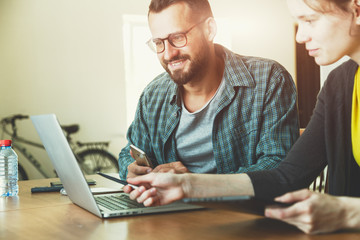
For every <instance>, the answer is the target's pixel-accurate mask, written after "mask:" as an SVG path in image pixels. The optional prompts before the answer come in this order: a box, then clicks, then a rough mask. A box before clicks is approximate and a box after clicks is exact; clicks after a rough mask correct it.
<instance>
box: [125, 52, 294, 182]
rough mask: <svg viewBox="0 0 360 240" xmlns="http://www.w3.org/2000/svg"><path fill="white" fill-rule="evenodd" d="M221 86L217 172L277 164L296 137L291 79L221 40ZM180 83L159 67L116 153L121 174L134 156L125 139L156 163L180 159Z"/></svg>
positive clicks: (275, 66)
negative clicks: (178, 127)
mask: <svg viewBox="0 0 360 240" xmlns="http://www.w3.org/2000/svg"><path fill="white" fill-rule="evenodd" d="M216 52H217V54H218V55H221V56H222V57H223V58H224V61H225V70H224V75H223V78H224V80H225V89H224V92H223V94H222V96H221V101H220V102H219V106H218V109H217V111H216V116H215V120H214V125H213V129H212V143H213V151H214V157H215V161H216V165H217V173H244V172H248V171H255V170H263V169H270V168H274V167H276V166H278V164H279V163H280V161H281V160H282V159H284V157H285V155H286V153H287V152H288V151H289V149H290V148H291V146H292V145H293V144H294V142H295V141H296V139H297V138H298V136H299V126H298V112H297V104H296V88H295V84H294V82H293V80H292V78H291V76H290V74H289V73H288V72H287V71H286V69H285V68H284V67H283V66H281V65H280V64H279V63H277V62H275V61H273V60H268V59H263V58H258V57H245V56H241V55H238V54H235V53H233V52H231V51H229V50H228V49H226V48H223V47H222V46H220V45H216ZM180 101H181V100H180V96H179V87H178V86H177V85H176V84H175V83H174V82H173V81H172V80H171V78H170V76H169V75H168V74H167V73H166V72H164V73H162V74H160V75H159V76H157V77H156V78H155V79H154V80H153V81H152V82H151V83H150V84H149V85H148V86H147V87H146V88H145V90H144V91H143V93H142V94H141V96H140V100H139V103H138V106H137V110H136V114H135V119H134V121H133V122H132V124H131V126H130V127H129V129H128V133H127V139H128V144H127V146H126V147H124V148H123V149H122V150H121V152H120V154H119V167H120V171H119V173H120V177H121V178H122V179H126V176H127V167H128V165H129V164H131V163H132V162H133V161H134V159H133V158H132V157H131V155H130V153H129V151H130V147H129V146H130V144H134V145H135V146H137V147H139V148H140V149H142V150H144V151H145V152H146V154H147V155H148V156H149V157H150V158H151V159H152V161H153V162H154V164H155V165H158V164H164V163H169V162H175V161H179V159H178V156H177V152H176V144H175V132H176V128H177V126H178V124H179V120H180V116H181V102H180Z"/></svg>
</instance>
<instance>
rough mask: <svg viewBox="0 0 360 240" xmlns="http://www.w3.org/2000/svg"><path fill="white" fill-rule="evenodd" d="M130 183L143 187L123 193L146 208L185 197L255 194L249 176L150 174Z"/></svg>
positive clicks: (125, 188) (128, 188)
mask: <svg viewBox="0 0 360 240" xmlns="http://www.w3.org/2000/svg"><path fill="white" fill-rule="evenodd" d="M127 181H128V182H129V183H131V184H134V185H141V186H140V187H139V188H137V189H132V188H131V187H130V186H125V187H124V191H125V192H127V193H130V198H131V199H136V200H137V201H138V202H140V203H144V205H145V206H158V205H164V204H169V203H171V202H174V201H177V200H180V199H182V198H198V197H217V196H235V195H251V196H253V195H254V190H253V188H252V184H251V181H250V178H249V177H248V176H247V175H246V174H231V175H229V174H227V175H225V174H191V173H186V174H173V173H150V174H147V175H144V176H140V177H136V178H129V179H128V180H127Z"/></svg>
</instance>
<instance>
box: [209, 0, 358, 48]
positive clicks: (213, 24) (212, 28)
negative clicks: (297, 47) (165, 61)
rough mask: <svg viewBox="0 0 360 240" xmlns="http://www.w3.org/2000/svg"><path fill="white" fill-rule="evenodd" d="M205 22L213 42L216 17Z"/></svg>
mask: <svg viewBox="0 0 360 240" xmlns="http://www.w3.org/2000/svg"><path fill="white" fill-rule="evenodd" d="M359 1H360V0H359ZM204 24H205V26H206V27H205V28H206V29H205V34H206V37H207V39H208V41H210V42H212V41H213V40H214V38H215V36H216V33H217V26H216V22H215V19H214V18H213V17H209V18H208V19H206V21H205V23H204Z"/></svg>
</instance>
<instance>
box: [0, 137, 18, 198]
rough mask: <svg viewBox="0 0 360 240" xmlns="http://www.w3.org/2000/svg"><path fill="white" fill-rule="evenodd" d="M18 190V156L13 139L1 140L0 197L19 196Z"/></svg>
mask: <svg viewBox="0 0 360 240" xmlns="http://www.w3.org/2000/svg"><path fill="white" fill-rule="evenodd" d="M18 192H19V185H18V156H17V154H16V153H15V151H14V150H13V149H12V147H11V140H0V197H7V196H17V195H18Z"/></svg>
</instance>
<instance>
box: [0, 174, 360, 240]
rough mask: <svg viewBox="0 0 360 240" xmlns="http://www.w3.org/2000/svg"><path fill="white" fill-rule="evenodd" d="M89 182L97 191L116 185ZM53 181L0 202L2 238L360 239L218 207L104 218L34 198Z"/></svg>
mask: <svg viewBox="0 0 360 240" xmlns="http://www.w3.org/2000/svg"><path fill="white" fill-rule="evenodd" d="M89 178H94V179H96V180H97V186H98V187H114V186H116V183H114V182H111V181H109V180H107V179H104V178H102V177H100V176H90V177H89ZM51 181H58V179H40V180H29V181H20V182H19V187H20V193H19V196H17V197H8V198H0V228H1V230H0V239H12V240H14V239H34V240H41V239H51V240H53V239H66V240H69V239H141V240H142V239H157V240H163V239H164V240H168V239H181V240H184V239H194V240H197V239H206V240H210V239H291V240H294V239H326V240H331V239H334V240H335V239H336V240H337V239H341V240H346V239H360V232H341V233H335V234H326V235H315V236H310V235H306V234H303V233H302V232H300V231H299V230H297V229H296V228H295V227H292V226H290V225H287V224H285V223H282V222H279V221H275V220H271V219H266V218H263V217H259V216H255V215H251V214H245V213H240V212H233V211H227V210H215V209H205V210H196V211H186V212H177V213H163V214H152V215H142V216H133V217H119V218H112V219H107V220H102V219H100V218H98V217H96V216H95V215H93V214H91V213H89V212H87V211H85V210H83V209H82V208H80V207H78V206H76V205H74V204H72V203H71V201H70V200H69V199H68V197H67V196H62V195H60V193H58V192H53V193H35V194H31V191H30V189H31V187H35V186H49V183H50V182H51ZM117 186H118V185H117Z"/></svg>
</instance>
